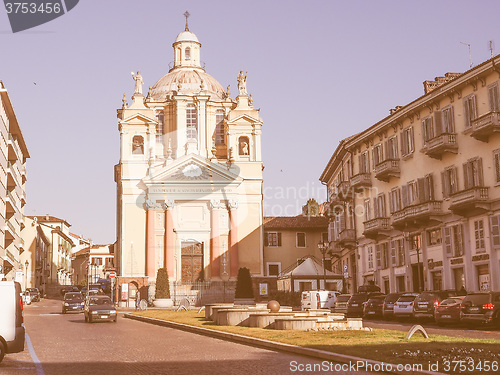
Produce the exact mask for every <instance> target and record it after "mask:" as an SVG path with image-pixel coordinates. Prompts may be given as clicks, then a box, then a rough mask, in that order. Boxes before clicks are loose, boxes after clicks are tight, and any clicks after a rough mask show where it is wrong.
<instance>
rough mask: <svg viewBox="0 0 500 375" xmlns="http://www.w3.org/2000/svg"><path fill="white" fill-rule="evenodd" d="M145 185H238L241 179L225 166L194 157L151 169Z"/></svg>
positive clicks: (197, 156)
mask: <svg viewBox="0 0 500 375" xmlns="http://www.w3.org/2000/svg"><path fill="white" fill-rule="evenodd" d="M143 182H144V183H145V184H146V185H153V184H154V185H156V184H174V185H183V184H190V185H192V184H196V185H219V186H224V185H230V184H231V185H239V184H240V183H241V182H242V178H241V177H240V176H238V175H237V174H235V173H233V172H231V171H229V170H228V169H227V168H226V167H225V166H222V165H219V164H217V163H212V162H211V161H209V160H207V159H205V158H203V157H201V156H199V155H196V154H190V155H186V156H183V157H181V158H179V159H177V160H175V161H173V162H172V163H171V164H167V165H165V166H160V167H158V168H153V171H152V173H151V175H150V176H149V177H147V178H145V179H144V180H143Z"/></svg>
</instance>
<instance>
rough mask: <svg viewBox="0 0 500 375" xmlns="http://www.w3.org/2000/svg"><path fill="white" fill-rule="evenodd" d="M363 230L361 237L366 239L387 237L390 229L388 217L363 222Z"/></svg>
mask: <svg viewBox="0 0 500 375" xmlns="http://www.w3.org/2000/svg"><path fill="white" fill-rule="evenodd" d="M363 224H364V226H365V230H364V232H363V235H364V236H365V237H367V238H371V239H376V238H378V237H382V236H383V237H389V231H390V230H391V229H392V228H391V226H390V222H389V218H388V217H378V218H375V219H372V220H368V221H365V222H363Z"/></svg>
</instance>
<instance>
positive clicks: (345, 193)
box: [337, 181, 353, 201]
mask: <svg viewBox="0 0 500 375" xmlns="http://www.w3.org/2000/svg"><path fill="white" fill-rule="evenodd" d="M352 196H353V194H352V188H351V184H350V183H349V181H341V182H340V183H339V184H338V185H337V199H338V200H340V201H350V200H351V199H352Z"/></svg>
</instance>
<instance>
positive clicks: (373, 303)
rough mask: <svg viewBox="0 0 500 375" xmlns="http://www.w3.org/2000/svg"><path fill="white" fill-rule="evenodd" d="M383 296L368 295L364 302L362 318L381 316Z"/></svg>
mask: <svg viewBox="0 0 500 375" xmlns="http://www.w3.org/2000/svg"><path fill="white" fill-rule="evenodd" d="M385 297H386V296H385V295H384V294H380V295H378V296H372V297H370V298H369V299H368V301H366V303H365V308H364V310H363V318H367V319H368V318H381V317H382V307H383V305H384V300H385Z"/></svg>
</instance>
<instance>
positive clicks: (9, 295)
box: [0, 281, 25, 362]
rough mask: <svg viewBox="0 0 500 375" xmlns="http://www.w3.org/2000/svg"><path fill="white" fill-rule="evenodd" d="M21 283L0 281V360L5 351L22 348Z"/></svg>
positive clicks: (14, 350) (12, 351)
mask: <svg viewBox="0 0 500 375" xmlns="http://www.w3.org/2000/svg"><path fill="white" fill-rule="evenodd" d="M24 334H25V330H24V325H23V303H22V297H21V284H19V283H18V282H14V281H0V362H2V359H3V357H4V356H5V354H7V353H19V352H22V351H23V350H24Z"/></svg>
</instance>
